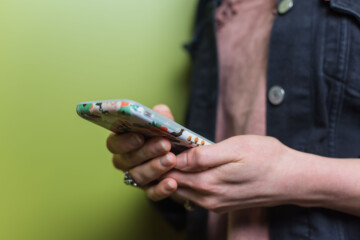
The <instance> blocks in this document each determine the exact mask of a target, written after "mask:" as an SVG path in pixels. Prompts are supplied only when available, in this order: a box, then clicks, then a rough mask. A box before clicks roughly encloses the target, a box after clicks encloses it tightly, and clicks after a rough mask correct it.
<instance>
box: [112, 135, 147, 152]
mask: <svg viewBox="0 0 360 240" xmlns="http://www.w3.org/2000/svg"><path fill="white" fill-rule="evenodd" d="M143 144H144V137H143V136H142V135H141V134H136V133H124V134H120V135H117V134H115V133H111V134H110V136H109V137H108V138H107V141H106V146H107V148H108V149H109V151H110V152H111V153H114V154H119V153H127V152H131V151H134V150H135V149H138V148H139V147H141V146H142V145H143Z"/></svg>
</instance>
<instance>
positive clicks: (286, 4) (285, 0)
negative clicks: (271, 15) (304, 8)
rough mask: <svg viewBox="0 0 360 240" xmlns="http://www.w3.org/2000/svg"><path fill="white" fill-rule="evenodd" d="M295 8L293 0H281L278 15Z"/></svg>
mask: <svg viewBox="0 0 360 240" xmlns="http://www.w3.org/2000/svg"><path fill="white" fill-rule="evenodd" d="M293 6H294V1H293V0H281V1H280V3H279V5H278V13H279V14H285V13H287V12H288V11H290V9H291V8H292V7H293Z"/></svg>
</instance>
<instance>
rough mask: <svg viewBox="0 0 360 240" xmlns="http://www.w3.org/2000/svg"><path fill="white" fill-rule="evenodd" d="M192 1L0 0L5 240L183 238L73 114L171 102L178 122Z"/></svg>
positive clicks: (0, 216)
mask: <svg viewBox="0 0 360 240" xmlns="http://www.w3.org/2000/svg"><path fill="white" fill-rule="evenodd" d="M195 2H196V1H194V0H181V1H180V0H175V1H169V0H157V1H155V0H141V1H122V0H116V1H115V0H31V1H29V0H6V1H5V0H1V1H0V102H1V104H2V106H1V107H2V111H1V124H0V136H1V138H0V191H1V193H0V239H11V240H12V239H87V240H89V239H181V238H182V235H179V234H177V233H176V232H175V231H174V230H172V229H171V228H170V227H169V225H168V224H167V223H166V222H165V221H163V220H162V219H161V217H160V216H159V215H158V214H157V213H156V212H155V211H154V210H153V209H152V208H151V205H150V204H149V202H148V200H147V199H146V197H145V194H144V193H143V192H141V191H140V190H138V189H135V188H130V187H126V186H124V184H123V183H122V179H123V174H122V173H121V172H119V171H117V170H115V169H114V168H113V166H112V163H111V154H110V153H109V152H108V151H107V150H106V148H105V140H106V137H107V135H108V132H107V131H106V130H104V129H101V128H100V127H98V126H95V125H92V124H91V123H89V122H86V121H85V120H83V119H80V118H79V117H78V116H77V115H76V113H75V107H76V104H77V103H78V102H81V101H90V100H103V99H115V98H129V99H133V100H136V101H139V102H141V103H143V104H145V105H147V106H150V107H151V106H153V105H154V104H157V103H166V104H168V105H169V106H170V107H171V108H172V109H173V111H174V115H175V118H176V119H177V120H178V121H179V122H180V123H182V122H183V119H184V112H185V107H186V104H187V103H186V99H187V94H188V93H187V77H188V71H189V57H188V55H187V54H186V53H185V52H184V51H183V50H182V44H183V43H185V42H187V41H188V40H189V39H190V32H191V29H192V22H193V16H194V10H195ZM175 236H176V237H175Z"/></svg>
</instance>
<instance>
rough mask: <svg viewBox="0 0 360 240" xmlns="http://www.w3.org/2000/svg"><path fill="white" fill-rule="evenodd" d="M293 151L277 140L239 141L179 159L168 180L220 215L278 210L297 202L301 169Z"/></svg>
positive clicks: (191, 152) (200, 149)
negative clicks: (293, 195) (295, 181)
mask: <svg viewBox="0 0 360 240" xmlns="http://www.w3.org/2000/svg"><path fill="white" fill-rule="evenodd" d="M291 152H292V151H291V149H290V148H288V147H286V146H285V145H283V144H282V143H280V141H278V140H276V139H275V138H272V137H262V136H249V135H247V136H246V135H245V136H236V137H232V138H229V139H227V140H225V141H222V142H220V143H217V144H214V145H211V146H202V147H198V148H193V149H190V150H187V151H185V152H183V153H181V154H179V155H178V156H177V164H176V167H175V168H177V169H178V170H173V171H171V172H169V173H168V174H166V175H165V177H167V178H173V179H175V180H176V182H177V183H178V185H179V188H178V190H177V191H176V195H177V197H180V198H183V199H189V200H190V201H192V202H194V203H195V204H197V205H200V206H202V207H204V208H206V209H208V210H212V211H214V212H218V213H221V212H228V211H233V210H237V209H244V208H252V207H265V206H275V205H280V204H285V203H288V202H287V201H289V200H290V198H291V194H290V192H291V191H293V189H292V188H293V187H294V186H293V185H292V184H291V183H292V181H290V180H291V179H293V177H294V176H293V175H292V173H294V172H296V171H298V169H297V168H298V167H299V166H298V165H296V164H295V162H296V161H292V158H291ZM292 170H294V171H292ZM295 191H296V190H295Z"/></svg>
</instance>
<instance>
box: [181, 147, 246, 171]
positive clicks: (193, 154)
mask: <svg viewBox="0 0 360 240" xmlns="http://www.w3.org/2000/svg"><path fill="white" fill-rule="evenodd" d="M229 144H234V143H231V142H226V141H223V142H220V143H217V144H213V145H209V146H201V147H196V148H191V149H189V150H187V151H184V152H182V153H180V154H179V155H177V160H176V167H175V168H177V169H180V170H182V171H187V172H196V171H203V170H206V169H209V168H213V167H217V166H220V165H223V164H226V163H230V162H235V161H238V160H239V159H240V157H238V156H237V155H236V151H234V149H233V148H232V147H230V146H229Z"/></svg>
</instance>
